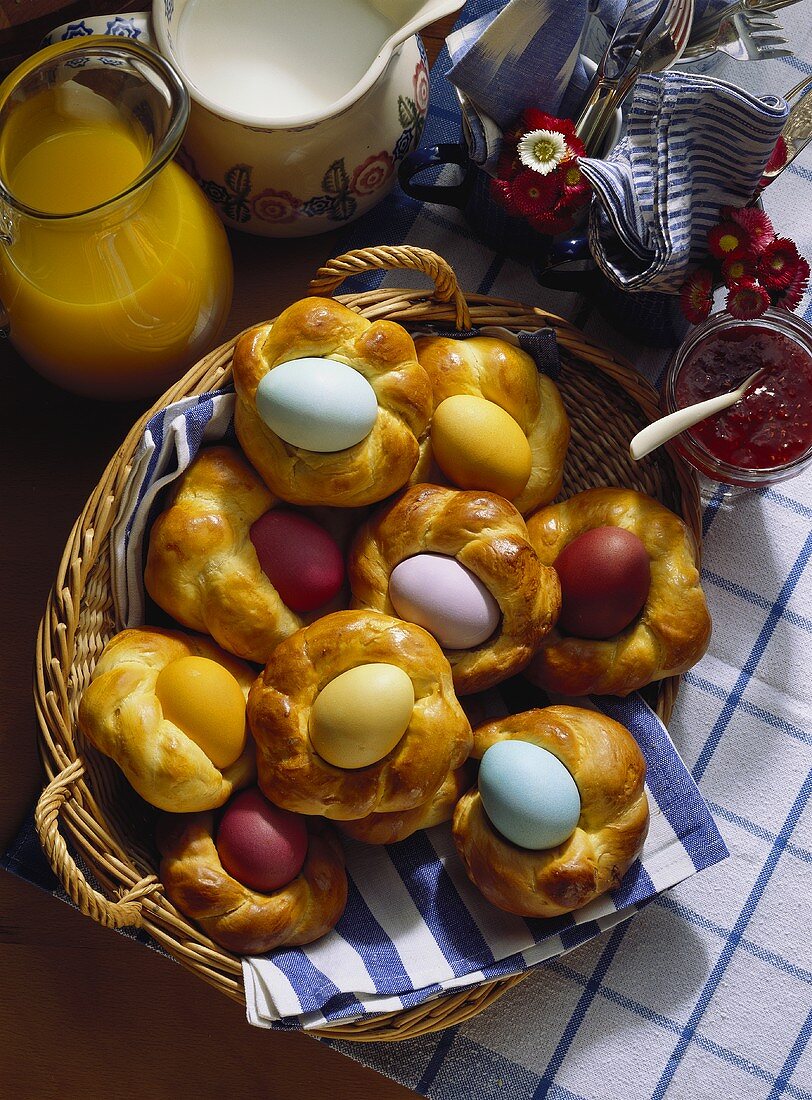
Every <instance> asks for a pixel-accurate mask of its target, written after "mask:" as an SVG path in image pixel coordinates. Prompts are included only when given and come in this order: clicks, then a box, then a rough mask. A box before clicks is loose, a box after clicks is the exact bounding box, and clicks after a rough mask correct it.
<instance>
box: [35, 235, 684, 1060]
mask: <svg viewBox="0 0 812 1100" xmlns="http://www.w3.org/2000/svg"><path fill="white" fill-rule="evenodd" d="M386 268H392V269H398V268H399V269H409V270H414V271H419V272H423V273H424V274H426V275H428V276H429V278H430V279H431V280H432V281H433V282H434V292H433V294H431V293H429V292H421V291H418V290H407V289H389V288H387V289H381V290H376V291H369V292H366V293H361V294H348V295H343V296H342V297H341V298H340V299H339V300H340V301H342V302H344V303H346V304H347V305H349V306H351V307H352V308H353V309H356V310H357V311H358V312H359V313H361V314H362V315H363V316H365V317H369V318H379V317H386V318H389V319H390V320H394V321H399V322H401V323H402V324H404V325H406V326H409V325H412V324H415V325H420V324H421V323H422V324H425V323H426V322H438V321H439V322H445V323H446V324H452V325H455V326H456V327H457V328H458V329H463V328H469V327H470V326H471V325H472V324H473V325H502V326H504V327H506V328H508V329H512V330H519V329H523V328H539V327H542V326H547V327H549V328H552V329H553V330H554V332H555V334H556V337H557V340H558V346H559V349H560V353H561V360H562V373H561V378H560V381H559V386H560V389H561V392H562V396H563V399H564V403H565V405H566V407H567V411H568V413H569V416H570V418H571V422H572V429H573V431H572V444H571V448H570V455H569V457H568V461H567V467H566V471H565V479H564V491H563V495H564V496H569V495H571V494H572V493H574V492H577V491H579V490H581V489H586V488H589V487H592V486H597V485H624V486H631V487H634V488H636V489H639V490H641V491H643V492H646V493H648V494H650V495H651V496H654V497H656V498H658V499H659V500H661V501H662V502H663V503H665V504H666V505H667V506H668V507H670V508H672V509H673V510H674V511H676V512H678V513H680V514H681V515H682V516H683V517H684V518H685V520H686V522H687V523H688V525H689V526H690V527H691V528H692V530H693V531H694V533H695V536H696V540H697V544H698V545H699V542H700V509H699V495H698V492H697V487H696V482H695V479H694V477H693V474H692V473H691V472H690V470H689V469H688V468H687V467H685V466H684V465H683V464H682V463H681V462H680V461H679V460H678V459H675V458H674V457H672V456H671V455H670V454H669V453H667V452H666V451H665V450H663V449H661V450H660V451H658V452H655V454H654V455H652V456H651V457H650V458H649V459H646V460H645V461H643V462H641V463H634V462H633V461H632V460H631V459H630V458H629V455H628V441H629V439H630V438H631V437H632V435H634V433H635V432H636V431H638V430H639V429H640V428H641V427H643V426H644V425H645V424H646V423H648V422H649V421H650V420H651V419H654V418H656V416H657V415H659V414H658V409H657V399H656V394H655V392H654V391H653V390H652V388H651V387H650V386H649V385H648V383H647V382H645V381H644V380H643V379H642V378H641V377H640V376H639V375H638V374H636V373H635V372H634V370H633V369H632V368H631V367H630V366H629V365H627V364H625V363H624V362H622V361H621V360H619V359H618V358H616V357H615V356H614V355H612V354H611V353H610V352H608V351H605V350H603V349H601V348H599V347H596V346H595V345H594V344H591V343H589V342H588V341H587V340H586V339H585V338H584V336H583V335H582V333H581V332H580V331H579V330H578V329H576V328H574V327H573V326H572V325H570V324H569V323H568V322H566V321H563V320H561V319H560V318H558V317H555V316H552V315H551V314H549V313H545V312H543V311H542V310H539V309H535V308H532V307H529V306H523V305H519V304H517V303H515V302H510V301H505V300H502V299H497V298H488V297H484V296H481V295H471V296H469V297H465V296H463V294H462V293H461V291H460V290H459V288H458V286H457V281H456V278H455V277H454V274H453V272H452V271H451V269H450V267H449V266H448V265H447V264H446V263H445V261H444V260H442V259H440V257H438V256H436V255H435V254H434V253H432V252H429V251H427V250H425V249H420V248H412V247H406V246H403V247H395V248H372V249H365V250H363V251H356V252H352V253H348V254H347V255H344V256H341V257H339V258H338V259H335V260H332V261H330V262H329V263H328V264H327V265H326V266H325V267H323V268H322V269H321V270H320V271H319V272H318V274H317V275H316V278H315V279H314V280H313V282H312V284H311V290H312V291H313V292H314V293H322V294H329V293H330V292H332V291H333V290H334V289H335V288H336V287H337V286H338V285H339V284H340V283H341V282H342V280H343V279H345V278H347V277H349V276H350V275H354V274H358V273H360V272H364V271H370V270H372V269H386ZM235 343H236V338H235V339H234V340H231V341H229V342H228V343H227V344H224V345H223V346H222V347H220V348H218V349H217V350H216V351H213V352H212V353H211V354H210V355H207V356H206V357H205V358H204V359H203V360H202V361H201V362H200V363H199V364H198V365H197V366H196V367H194V368H193V369H192V370H191V371H189V372H188V373H187V374H186V375H185V376H184V377H183V378H182V379H181V380H180V381H179V382H178V383H177V384H176V385H175V386H174V387H173V388H172V389H170V390H168V391H167V392H166V393H165V394H164V395H163V396H162V397H161V398H160V399H159V400H158V402H157V403H156V404H155V406H154V407H153V408H152V409H151V410H150V411H149V412H148V413H146V414H145V415H144V416H143V417H142V418H141V420H139V421H138V423H136V424H135V425H134V427H133V428H132V430H131V431H130V433H129V435H128V436H127V438H126V439H125V440H124V442H123V443H122V445H121V446H120V447H119V449H118V450H117V451H116V453H115V455H114V456H113V458H112V460H111V462H110V464H109V465H108V467H107V469H106V470H105V472H104V475H103V477H102V479H101V481H100V482H99V483H98V485H97V486H96V488H95V489H94V491H93V493H92V494H91V496H90V499H89V500H88V502H87V504H86V506H85V508H84V510H83V512H82V514H81V515H80V516H79V518H78V520H77V521H76V524H75V525H74V527H73V530H72V532H71V535H70V538H69V540H68V543H67V546H66V547H65V551H64V554H63V556H62V560H61V563H60V566H59V570H58V574H57V578H56V582H55V584H54V587H53V590H52V592H51V594H50V596H49V599H48V603H47V606H46V609H45V614H44V617H43V619H42V622H41V624H40V629H39V633H38V637H37V652H36V672H35V684H34V697H35V704H36V709H37V717H38V720H39V726H40V731H41V736H40V751H41V754H42V758H43V762H44V767H45V771H46V773H47V776H48V780H49V782H48V785H47V786H46V787H45V789H44V791H43V792H42V795H41V797H40V799H39V802H38V804H37V809H36V827H37V832H38V834H39V838H40V842H41V844H42V846H43V848H44V850H45V853H46V855H47V857H48V859H49V861H50V863H51V866H52V867H53V869H54V871H55V873H56V874H57V876H58V878H59V879H60V881H61V882H62V884H63V885H64V888H65V890H66V891H67V893H68V895H69V896H70V898H71V899H72V900H73V902H74V903H75V904H76V905H77V906H78V907H79V909H80V910H81V911H82V912H83V913H84V914H85V915H87V916H89V917H92V918H93V919H94V920H96V921H98V922H99V923H100V924H102V925H105V926H107V927H112V928H123V927H140V928H143V929H145V930H146V932H148V933H149V935H150V936H151V937H152V939H153V940H154V941H155V942H156V943H157V944H158V945H159V946H160V947H161V948H163V949H164V950H165V951H166V952H168V953H169V954H170V955H172V956H173V957H174V958H175V959H176V960H177V961H178V962H180V963H182V964H183V965H184V966H186V967H188V968H189V969H190V970H192V971H193V972H194V973H195V974H197V975H198V976H199V977H201V978H203V979H204V980H205V981H207V982H209V983H210V984H212V985H214V986H216V987H217V988H218V989H220V990H222V991H223V993H225V994H227V995H228V996H229V997H232V998H233V999H234V1000H237V1001H240V1002H242V1003H244V992H243V986H242V980H241V967H240V960H239V958H238V957H237V956H236V955H232V954H230V953H228V952H226V951H224V950H222V949H221V948H220V947H218V946H217V945H216V944H214V943H213V942H212V941H211V940H209V939H208V938H207V937H206V936H205V935H203V933H202V932H201V931H200V930H199V929H198V928H197V927H195V926H194V925H192V924H190V923H189V921H187V920H186V918H185V917H184V916H183V915H182V914H180V913H179V912H178V911H177V910H176V909H175V908H174V907H173V906H172V905H171V904H170V903H169V902H168V901H167V900H166V898H165V897H164V896H163V893H162V889H161V884H160V882H159V881H158V880H157V878H156V876H155V870H156V854H155V851H154V849H153V846H152V841H151V835H150V832H149V830H148V829H147V828H146V822H147V821H148V818H147V817H146V815H145V811H144V807H143V804H139V800H138V799H137V798H136V797H135V796H134V794H133V792H132V791H131V789H130V788H129V786H128V785H127V784H126V782H125V781H124V780H123V777H122V775H121V773H120V771H119V770H118V768H117V767H116V766H115V765H114V764H113V763H112V761H110V760H109V759H107V758H106V757H103V756H102V755H101V754H99V753H97V752H96V751H95V750H94V749H93V748H92V747H90V746H88V745H86V744H85V743H84V742H83V740H82V736H81V734H80V733H79V732H78V730H77V727H76V712H77V706H78V702H79V698H80V696H81V693H82V691H83V689H84V687H85V685H86V684H87V683H88V681H89V679H90V676H91V673H92V671H93V668H94V666H95V664H96V661H97V660H98V657H99V655H100V653H101V651H102V649H103V647H104V645H105V643H106V642H107V641H108V640H109V639H110V638H111V637H112V635H113V634H114V633H115V632H116V630H117V624H116V623H115V621H114V619H113V612H112V594H111V589H110V542H109V540H110V528H111V525H112V523H113V521H114V519H115V515H116V510H117V506H118V502H119V500H120V499H121V496H122V492H123V490H124V487H125V485H126V483H127V479H128V476H129V473H130V468H131V465H130V464H131V462H132V459H133V455H134V453H135V451H136V448H137V446H138V444H139V441H140V439H141V436H142V433H143V429H144V425H145V423H146V421H147V420H148V419H149V417H150V416H151V415H152V414H153V413H154V412H155V411H157V410H158V409H160V408H163V407H164V406H166V405H168V404H169V403H171V402H173V401H176V400H178V399H179V398H182V397H186V396H188V395H190V394H198V393H203V392H206V391H208V390H213V389H217V388H219V387H221V386H223V385H224V384H226V383H228V382H229V381H230V379H231V357H232V352H233V349H234V345H235ZM678 685H679V681H678V678H676V677H675V678H672V679H668V680H664V681H661V682H660V683H658V684H656V685H653V686H652V691H651V694H650V696H649V701H650V702H651V703H652V705H653V706H654V707H655V709H656V710H657V712H658V713H659V715H660V717H661V718H662V719H663V721H665V722H667V721H668V718H669V716H670V714H671V709H672V707H673V704H674V700H675V698H676V694H677V689H678ZM60 818H61V825H62V829H63V831H64V833H65V834H66V835H67V836H68V837H69V838H70V841H71V845H72V851H73V852H74V853H75V854H76V859H74V857H73V856H72V855H71V853H70V852H69V851H68V847H67V845H66V842H65V840H64V839H63V836H62V835H61V833H60ZM80 865H81V867H80ZM521 977H522V975H518V976H515V977H511V978H507V979H501V980H499V981H494V982H490V983H487V984H485V985H482V986H480V987H478V988H476V989H472V990H463V991H461V992H458V993H455V994H449V995H446V996H444V997H441V998H439V999H437V1000H435V1001H432V1002H429V1003H428V1004H425V1005H422V1006H419V1007H417V1008H414V1009H410V1010H408V1011H403V1012H398V1013H391V1014H388V1015H385V1016H378V1017H374V1018H372V1019H370V1020H361V1021H358V1022H355V1023H352V1024H348V1025H345V1026H343V1027H340V1028H324V1029H322V1030H321V1031H318V1032H316V1034H319V1035H322V1036H329V1037H334V1038H345V1039H353V1040H357V1041H364V1042H373V1041H383V1040H392V1039H402V1038H411V1037H414V1036H416V1035H420V1034H422V1033H425V1032H429V1031H436V1030H439V1029H441V1028H444V1027H449V1026H451V1025H452V1024H458V1023H460V1022H461V1021H463V1020H465V1019H467V1018H469V1017H471V1016H473V1015H475V1014H476V1013H478V1012H481V1011H482V1010H483V1009H484V1008H486V1007H487V1006H488V1005H489V1004H490V1003H491V1001H493V1000H494V999H495V998H496V997H498V996H499V995H500V994H501V993H503V992H504V991H505V990H506V989H508V988H509V987H510V986H512V985H514V984H515V983H516V982H517V981H519V980H520V979H521Z"/></svg>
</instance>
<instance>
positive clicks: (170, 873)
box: [157, 813, 347, 955]
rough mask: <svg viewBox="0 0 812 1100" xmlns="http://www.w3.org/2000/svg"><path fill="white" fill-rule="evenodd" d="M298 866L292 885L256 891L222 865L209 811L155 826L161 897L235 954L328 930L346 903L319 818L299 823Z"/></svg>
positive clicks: (334, 840) (335, 845)
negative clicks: (302, 849)
mask: <svg viewBox="0 0 812 1100" xmlns="http://www.w3.org/2000/svg"><path fill="white" fill-rule="evenodd" d="M307 829H308V847H307V855H306V857H305V861H304V865H303V867H302V869H301V871H300V872H299V874H298V875H297V876H296V878H294V879H293V881H292V882H289V883H288V884H287V885H286V886H282V887H280V888H279V889H278V890H274V891H273V893H270V894H261V893H259V892H258V891H256V890H251V889H250V888H249V887H247V886H244V885H243V884H242V883H241V882H238V881H237V880H236V879H235V878H232V876H231V875H229V874H228V872H227V871H226V870H225V869H224V868H223V865H222V863H221V862H220V857H219V855H218V853H217V847H216V845H215V843H214V815H213V814H211V813H200V814H193V815H189V816H187V815H182V816H172V817H168V816H167V817H163V818H161V820H160V821H159V823H158V830H157V841H158V848H159V850H160V852H161V856H162V858H161V865H160V870H159V877H160V879H161V882H162V883H163V884H164V889H165V890H166V896H167V897H168V898H169V900H170V901H171V902H172V903H173V904H174V905H175V906H176V907H177V908H178V909H179V910H180V911H181V913H183V914H185V916H187V917H189V918H190V919H191V920H193V921H194V922H195V923H196V924H198V925H200V927H201V928H202V929H203V931H204V932H205V933H206V934H207V935H208V936H210V937H211V939H213V940H214V942H215V943H218V944H219V945H220V946H221V947H224V948H225V949H226V950H227V951H233V952H235V954H237V955H263V954H265V952H266V951H271V950H273V948H275V947H285V946H287V947H294V946H296V945H297V944H304V943H312V942H313V941H314V940H317V939H319V938H320V937H321V936H323V935H325V934H326V933H327V932H329V931H330V929H331V928H333V927H334V926H335V925H336V923H337V922H338V920H339V918H340V917H341V914H342V913H343V912H344V909H345V906H346V904H347V875H346V872H345V871H344V853H343V851H342V848H341V842H340V841H339V838H338V836H337V835H336V833H335V831H334V830H333V829H331V828H330V827H329V826H328V825H327V824H326V823H325V822H323V821H320V820H318V819H315V818H314V819H312V820H310V821H308V823H307Z"/></svg>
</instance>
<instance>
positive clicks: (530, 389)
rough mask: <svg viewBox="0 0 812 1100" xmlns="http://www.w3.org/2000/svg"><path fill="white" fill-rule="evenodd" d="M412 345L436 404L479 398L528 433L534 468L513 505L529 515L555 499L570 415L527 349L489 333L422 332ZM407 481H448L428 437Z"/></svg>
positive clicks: (568, 437) (562, 468) (566, 443)
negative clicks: (462, 337) (464, 335)
mask: <svg viewBox="0 0 812 1100" xmlns="http://www.w3.org/2000/svg"><path fill="white" fill-rule="evenodd" d="M415 348H416V349H417V358H418V361H419V362H420V364H421V366H423V367H424V368H425V370H426V372H427V374H428V376H429V378H430V379H431V385H432V390H433V393H434V407H435V408H436V407H437V406H438V405H439V404H440V402H441V401H445V399H446V398H447V397H455V396H456V395H458V394H467V395H469V396H472V397H482V398H484V399H485V400H486V401H492V402H493V403H494V404H495V405H499V407H500V408H502V409H504V410H505V412H506V413H509V414H510V416H512V417H513V419H514V420H515V421H516V422H517V424H518V425H519V427H520V428H521V429H522V431H523V432H524V434H525V435H526V436H527V442H528V443H529V444H530V452H531V454H532V456H533V466H532V470H531V473H530V477H529V478H528V481H527V484H526V485H525V487H524V488H523V489H522V491H521V493H519V495H518V496H517V497H516V498H515V499H514V500H512V501H511V503H512V504H513V505H515V507H516V508H517V509H518V510H519V511H520V512H521V513H522V515H527V514H528V513H529V512H532V511H533V510H534V509H536V508H538V507H540V505H542V504H547V503H548V502H549V501H551V500H553V499H554V498H555V497H556V496H557V495H558V493H559V492H560V491H561V483H562V480H563V476H564V459H565V457H566V454H567V448H568V447H569V441H570V424H569V419H568V417H567V414H566V411H565V409H564V403H563V401H562V400H561V394H560V393H559V390H558V387H557V386H556V384H555V382H553V380H552V379H551V378H548V377H547V375H545V374H541V373H540V372H539V371H538V369H537V367H536V364H535V363H534V361H533V360H532V358H531V357H530V356H529V355H528V354H527V352H525V351H522V350H521V348H517V347H514V346H513V345H512V344H509V343H507V341H505V340H499V339H495V338H494V337H490V336H473V337H471V338H470V339H467V340H452V339H451V338H450V337H446V336H421V337H418V339H416V340H415ZM410 480H411V483H412V484H413V483H415V482H417V481H433V482H437V483H438V484H441V485H445V484H447V483H448V481H447V478H446V477H445V475H444V474H443V473H442V471H441V470H440V469H439V467H438V466H437V464H436V462H434V460H433V458H432V453H431V440H430V437H429V439H428V441H427V444H426V446H424V447H423V448H422V452H421V458H420V463H419V465H418V468H417V469H416V470H415V472H414V474H413V475H412V478H411V479H410Z"/></svg>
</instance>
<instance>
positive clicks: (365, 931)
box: [339, 878, 412, 994]
mask: <svg viewBox="0 0 812 1100" xmlns="http://www.w3.org/2000/svg"><path fill="white" fill-rule="evenodd" d="M347 885H348V893H347V908H346V910H345V914H346V918H347V920H346V923H347V924H349V926H350V929H351V931H352V936H351V937H349V938H347V939H346V942H347V943H348V944H349V945H350V947H352V948H353V950H355V951H357V952H358V954H359V955H360V956H361V960H362V961H363V964H364V966H365V967H366V971H367V973H368V974H369V976H370V978H372V981H373V983H374V985H375V990H376V992H378V993H398V994H399V993H400V992H401V991H402V990H408V989H411V988H412V980H411V978H410V977H409V974H408V971H407V970H406V967H405V966H404V965H403V961H402V959H401V957H400V954H399V953H398V949H397V948H396V947H395V945H394V943H393V942H392V940H391V939H390V938H389V936H388V935H387V934H386V932H385V931H384V930H383V928H382V927H381V925H380V924H379V923H378V921H377V920H376V919H375V917H374V916H373V915H372V911H371V910H370V908H369V906H368V905H367V903H366V902H365V901H364V898H363V897H362V895H361V893H360V891H359V889H358V887H357V886H356V885H355V883H354V882H353V880H352V878H348V879H347ZM342 920H343V918H342ZM339 928H340V926H339Z"/></svg>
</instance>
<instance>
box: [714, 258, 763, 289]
mask: <svg viewBox="0 0 812 1100" xmlns="http://www.w3.org/2000/svg"><path fill="white" fill-rule="evenodd" d="M757 270H758V260H757V259H756V256H755V255H754V254H753V253H752V252H742V254H741V255H740V256H735V255H734V256H728V258H727V259H726V260H723V261H722V279H723V281H724V284H725V286H727V287H732V286H735V284H736V283H740V282H741V281H742V279H755V278H756V274H757Z"/></svg>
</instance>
